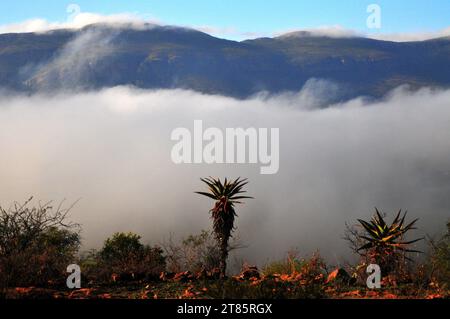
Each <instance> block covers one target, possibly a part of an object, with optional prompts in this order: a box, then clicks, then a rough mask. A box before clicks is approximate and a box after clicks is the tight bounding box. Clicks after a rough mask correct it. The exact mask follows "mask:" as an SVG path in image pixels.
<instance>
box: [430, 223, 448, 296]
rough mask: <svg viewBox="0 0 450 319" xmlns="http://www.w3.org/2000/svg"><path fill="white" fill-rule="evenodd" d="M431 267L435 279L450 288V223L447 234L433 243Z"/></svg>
mask: <svg viewBox="0 0 450 319" xmlns="http://www.w3.org/2000/svg"><path fill="white" fill-rule="evenodd" d="M431 267H432V277H433V279H435V280H436V281H437V282H439V283H441V284H443V285H445V286H446V288H450V222H449V223H448V224H447V234H446V235H444V236H443V237H442V238H441V239H440V240H438V241H437V242H433V243H432V254H431Z"/></svg>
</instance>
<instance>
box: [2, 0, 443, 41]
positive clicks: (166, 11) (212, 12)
mask: <svg viewBox="0 0 450 319" xmlns="http://www.w3.org/2000/svg"><path fill="white" fill-rule="evenodd" d="M71 3H75V4H77V5H79V6H80V8H81V11H82V12H95V13H99V14H104V15H109V14H117V13H124V12H127V13H134V14H138V15H139V16H142V17H147V18H153V19H157V20H159V21H161V22H162V23H164V24H174V25H187V26H208V27H215V28H218V29H220V28H222V29H234V30H236V31H239V32H243V33H244V32H249V33H253V32H254V33H257V34H258V33H260V34H264V33H267V34H269V33H273V32H280V31H285V30H292V29H305V28H314V27H319V26H324V25H327V26H331V25H340V26H342V27H344V28H348V29H353V30H357V31H361V32H366V31H367V27H366V19H367V16H368V13H366V8H367V6H368V5H369V4H372V3H376V4H379V5H380V7H381V9H382V28H381V29H380V30H379V31H378V32H382V33H404V32H424V31H435V30H439V29H443V28H447V27H449V26H450V0H432V1H430V0H378V1H376V0H369V1H366V0H342V1H338V0H315V1H304V0H278V1H275V0H145V1H144V0H75V1H61V0H33V1H31V0H16V1H7V0H0V25H5V24H11V23H17V22H21V21H24V20H28V19H33V18H43V19H46V20H48V21H51V22H52V21H65V20H67V16H68V14H67V12H66V8H67V6H68V5H69V4H71Z"/></svg>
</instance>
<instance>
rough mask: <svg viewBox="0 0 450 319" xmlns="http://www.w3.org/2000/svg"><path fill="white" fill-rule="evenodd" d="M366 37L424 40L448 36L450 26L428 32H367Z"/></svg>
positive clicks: (390, 39)
mask: <svg viewBox="0 0 450 319" xmlns="http://www.w3.org/2000/svg"><path fill="white" fill-rule="evenodd" d="M368 37H370V38H372V39H377V40H385V41H394V42H407V41H424V40H430V39H435V38H443V37H450V27H448V28H444V29H442V30H437V31H428V32H409V33H386V34H369V35H368Z"/></svg>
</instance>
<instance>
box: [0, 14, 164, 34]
mask: <svg viewBox="0 0 450 319" xmlns="http://www.w3.org/2000/svg"><path fill="white" fill-rule="evenodd" d="M94 23H108V24H111V25H113V26H114V25H119V26H123V25H127V26H129V27H132V28H145V27H147V26H146V24H157V23H158V21H157V20H155V19H144V18H142V17H140V16H139V15H137V14H132V13H120V14H112V15H101V14H96V13H90V12H81V13H79V14H76V15H74V16H73V17H72V18H68V19H67V21H62V22H51V21H47V20H45V19H40V18H36V19H31V20H27V21H24V22H20V23H13V24H6V25H0V33H22V32H46V31H50V30H58V29H80V28H83V27H85V26H87V25H90V24H94Z"/></svg>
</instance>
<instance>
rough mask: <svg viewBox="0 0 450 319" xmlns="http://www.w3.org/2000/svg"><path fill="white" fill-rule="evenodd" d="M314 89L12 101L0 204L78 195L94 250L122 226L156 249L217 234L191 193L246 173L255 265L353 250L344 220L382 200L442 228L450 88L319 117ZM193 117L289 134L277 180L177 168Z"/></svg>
mask: <svg viewBox="0 0 450 319" xmlns="http://www.w3.org/2000/svg"><path fill="white" fill-rule="evenodd" d="M322 85H325V84H322ZM305 90H308V89H307V88H305ZM314 92H316V90H314V89H313V90H312V92H311V93H310V96H311V95H313V94H314ZM305 94H306V93H305V92H303V93H301V94H298V95H281V96H276V97H264V98H262V97H255V98H252V99H248V100H243V101H241V100H235V99H232V98H227V97H223V96H208V95H202V94H199V93H195V92H191V91H183V90H161V91H146V90H137V89H131V88H127V87H117V88H111V89H105V90H101V91H98V92H85V93H79V94H62V93H61V94H56V95H53V96H47V95H34V96H15V97H11V96H6V95H2V96H0V99H1V101H2V102H1V107H0V136H1V137H2V138H1V139H0V149H1V150H2V154H3V155H2V165H0V180H1V183H0V203H1V204H2V205H6V206H8V205H9V203H11V202H12V201H14V200H22V199H26V198H28V197H29V196H30V195H35V198H37V199H42V200H44V201H46V200H50V199H53V200H60V199H63V198H67V199H68V200H69V201H71V200H76V199H78V198H81V201H80V202H79V203H78V204H77V206H76V207H75V209H74V210H73V211H72V218H73V219H74V220H75V221H77V222H80V223H82V225H83V238H84V240H85V244H86V248H89V247H92V246H98V245H100V244H101V243H102V241H103V240H104V239H105V237H106V236H109V235H110V234H111V233H112V232H114V231H135V232H138V233H140V234H142V235H143V238H144V239H145V240H148V241H151V242H153V243H157V242H158V241H160V240H162V238H164V237H166V236H168V234H169V233H171V232H172V233H175V234H176V235H177V236H183V235H187V234H189V233H192V232H198V231H199V230H201V229H203V228H209V227H210V220H209V218H208V210H209V208H210V207H211V204H212V203H211V202H210V201H209V200H207V199H205V198H201V197H199V196H196V195H195V194H193V192H194V191H195V190H199V189H201V188H202V187H203V186H202V184H201V182H200V181H199V177H203V176H209V175H213V176H229V177H237V176H244V177H249V179H250V184H249V185H248V190H249V193H250V195H252V196H254V197H255V199H254V200H249V201H247V203H246V205H242V206H239V207H238V213H239V218H238V219H237V226H238V233H239V234H240V237H241V238H242V240H243V241H244V243H245V244H247V245H249V247H248V248H247V249H245V250H243V251H242V254H243V256H244V257H245V258H246V259H247V260H248V261H249V262H251V263H254V262H264V261H267V259H269V258H275V257H282V255H283V254H284V253H285V252H286V251H287V250H289V249H290V248H292V247H298V248H299V249H301V251H302V252H303V253H305V252H311V251H313V250H315V249H320V250H321V252H322V253H323V254H324V255H325V256H327V257H329V258H331V257H332V256H334V255H338V256H345V254H346V252H348V250H346V244H345V242H344V241H342V240H340V238H341V237H342V234H343V231H344V228H345V224H344V223H345V222H354V221H355V220H356V218H361V217H362V218H368V217H370V215H371V213H372V209H373V207H374V206H379V208H380V209H383V210H386V211H388V212H393V211H394V210H398V209H399V208H404V209H406V208H408V209H409V211H410V216H411V218H412V217H420V218H421V219H420V221H419V224H418V226H419V227H420V232H419V233H418V234H417V235H423V234H424V233H426V232H427V233H429V234H435V233H437V232H440V231H441V230H444V229H445V222H446V220H447V218H448V212H449V211H450V199H449V197H448V194H449V192H450V164H449V161H448V158H450V131H449V129H448V119H449V118H450V109H449V108H448V105H449V102H450V91H431V90H427V89H423V90H421V91H418V92H415V93H412V92H409V91H406V90H404V89H399V90H397V91H395V92H393V93H392V94H391V95H390V97H388V98H386V99H385V100H384V101H380V102H374V103H371V104H370V103H366V102H364V101H362V100H360V99H358V100H353V101H350V102H347V103H344V104H342V105H334V106H333V105H331V106H330V107H329V108H327V109H314V103H315V102H314V99H313V98H311V97H309V98H305ZM306 95H307V94H306ZM196 119H202V120H203V123H204V126H205V128H206V127H218V128H222V129H223V128H226V127H243V128H246V127H247V128H248V127H262V128H271V127H275V128H276V127H278V128H280V171H279V173H278V174H276V175H271V176H263V175H260V174H259V165H175V164H173V162H172V161H171V157H170V153H171V147H172V146H173V142H172V141H171V140H170V135H171V132H172V130H173V129H175V128H178V127H186V128H192V126H193V121H194V120H196ZM332 261H335V260H334V259H333V260H332Z"/></svg>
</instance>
